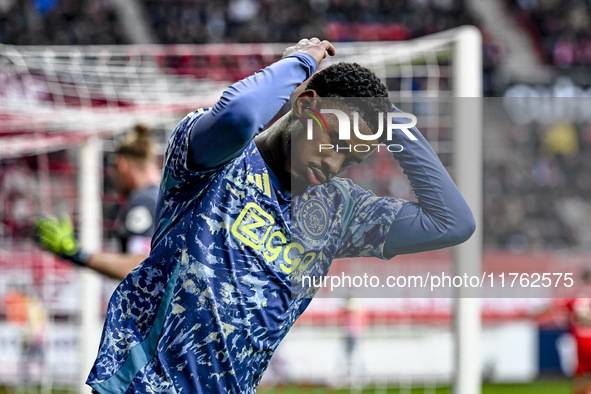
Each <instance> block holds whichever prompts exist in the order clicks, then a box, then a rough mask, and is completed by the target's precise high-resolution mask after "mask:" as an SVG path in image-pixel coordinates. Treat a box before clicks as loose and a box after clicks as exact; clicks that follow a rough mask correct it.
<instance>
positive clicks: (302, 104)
mask: <svg viewBox="0 0 591 394" xmlns="http://www.w3.org/2000/svg"><path fill="white" fill-rule="evenodd" d="M317 98H318V94H317V93H316V91H315V90H305V91H303V92H302V93H300V94H299V95H298V97H296V99H295V100H294V103H293V106H292V113H293V115H295V116H296V117H297V118H298V119H300V120H301V119H302V117H303V116H304V115H305V111H306V110H307V109H313V110H316V107H317V105H318V100H317Z"/></svg>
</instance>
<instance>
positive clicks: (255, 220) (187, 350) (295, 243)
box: [87, 38, 475, 394]
mask: <svg viewBox="0 0 591 394" xmlns="http://www.w3.org/2000/svg"><path fill="white" fill-rule="evenodd" d="M327 53H328V54H329V55H334V54H335V49H334V47H333V46H332V44H330V43H329V42H328V41H320V40H319V39H317V38H312V39H309V40H308V39H303V40H301V41H299V42H298V43H297V44H296V45H294V46H292V47H289V48H287V49H286V51H285V52H284V57H283V58H282V59H281V60H279V61H278V62H276V63H274V64H273V65H271V66H269V67H267V68H266V69H264V70H262V71H260V72H258V73H256V74H254V75H252V76H251V77H248V78H246V79H244V80H242V81H239V82H237V83H235V84H234V85H232V86H231V87H229V88H228V89H227V90H226V91H225V92H224V94H223V95H222V97H221V99H220V100H219V101H218V102H217V103H216V104H215V105H214V106H213V107H212V108H211V109H205V110H198V111H195V112H193V113H190V114H189V115H188V116H187V117H186V118H184V119H183V120H182V121H181V122H180V123H179V124H178V125H177V127H176V128H175V129H174V131H173V132H172V134H171V136H170V139H169V141H168V146H167V150H166V156H165V161H164V166H165V168H164V170H163V176H162V181H161V185H160V194H159V199H158V205H157V213H156V217H157V223H158V224H157V228H156V232H155V235H154V237H153V238H152V250H151V252H150V256H149V257H148V258H147V259H146V260H145V261H144V262H143V263H142V264H140V266H138V267H137V268H136V269H134V270H133V271H132V272H131V273H130V274H129V275H128V276H127V277H126V278H125V279H124V280H123V282H122V283H121V284H120V285H119V286H118V288H117V290H116V291H115V293H114V294H113V297H112V298H111V301H110V303H109V310H108V313H107V318H106V322H105V326H104V329H103V335H102V339H101V345H100V349H99V353H98V357H97V359H96V362H95V364H94V367H93V368H92V370H91V372H90V376H89V378H88V380H87V383H88V384H89V385H90V386H91V387H92V388H93V389H94V390H95V391H96V392H98V393H101V394H115V393H121V394H123V393H128V394H129V393H153V392H161V393H192V394H196V393H249V394H254V393H255V388H256V387H257V385H258V383H259V382H260V380H261V377H262V375H263V372H264V371H265V369H266V368H267V366H268V363H269V360H270V359H271V356H272V355H273V352H274V351H275V349H276V348H277V346H278V345H279V342H280V341H281V340H282V339H283V338H284V337H285V335H286V334H287V332H288V331H289V329H290V327H291V326H292V325H293V323H294V322H295V320H296V319H297V318H298V316H300V314H301V313H302V312H303V311H304V310H305V309H306V307H307V306H308V304H309V302H310V300H311V299H310V297H309V296H308V295H310V296H311V295H312V294H313V292H314V291H315V289H313V288H311V289H302V292H303V293H304V296H300V295H301V292H300V293H298V291H295V293H296V296H295V297H292V295H293V293H294V291H293V290H294V288H293V287H294V286H292V282H294V283H296V285H298V286H299V285H300V282H298V281H297V278H295V279H296V280H294V275H293V272H297V271H299V272H302V271H304V270H305V269H308V268H309V267H314V272H315V273H317V274H324V273H326V272H327V270H328V267H329V266H330V262H331V261H332V260H333V259H334V258H338V257H348V256H376V257H379V258H386V259H387V258H391V257H393V256H395V255H397V254H400V253H412V252H418V251H422V250H428V249H435V248H441V247H446V246H450V245H454V244H457V243H459V242H462V241H464V240H466V239H467V238H468V237H469V236H470V235H471V234H472V232H473V231H474V226H475V224H474V219H473V218H472V214H471V212H470V210H469V208H468V206H467V204H466V202H465V201H464V199H463V198H462V196H461V195H460V193H459V191H458V190H457V188H456V187H455V185H454V183H453V182H452V180H451V178H450V177H449V175H448V174H447V172H446V171H445V169H444V168H443V166H442V164H441V162H440V161H439V160H438V158H437V156H436V155H435V153H434V152H433V151H432V150H431V148H430V147H429V145H428V143H427V142H426V141H425V139H424V138H423V137H422V136H421V135H420V133H419V132H418V130H416V128H412V129H410V130H411V132H412V134H414V136H415V137H416V140H414V141H409V140H407V139H405V140H404V147H405V148H406V149H405V150H404V151H402V152H400V153H398V154H397V156H396V158H397V159H398V161H399V162H400V164H401V165H402V167H403V168H404V170H405V172H406V174H407V176H408V177H409V179H410V181H411V184H412V185H413V187H414V190H415V193H416V195H417V197H418V200H419V203H418V204H416V203H412V202H406V201H403V200H400V199H397V198H390V197H386V198H384V197H382V198H378V197H376V196H374V195H373V194H372V193H370V192H366V191H364V190H362V189H361V188H359V187H357V186H356V185H354V184H353V183H352V182H350V181H347V180H343V179H339V178H337V177H335V176H336V175H337V174H338V173H339V172H341V171H342V170H343V169H345V168H347V166H349V165H351V164H353V163H356V162H360V161H361V160H363V159H364V158H365V157H366V156H367V155H368V154H369V152H366V153H356V152H353V153H348V152H345V153H343V152H337V151H336V150H323V151H321V152H319V151H318V143H319V142H320V141H322V143H326V144H328V143H330V141H331V138H332V139H334V137H333V136H334V135H335V133H337V132H338V127H337V123H338V122H337V119H336V117H335V116H329V115H327V116H326V122H327V128H324V129H320V128H318V127H317V126H315V128H314V133H315V134H314V138H313V139H312V140H307V138H306V131H305V125H306V119H308V115H307V111H310V110H313V111H317V112H320V110H321V107H322V105H327V103H329V101H325V100H323V99H321V97H335V96H344V97H371V98H372V100H373V98H376V97H377V98H378V99H377V104H375V103H374V104H370V105H374V106H377V107H379V108H380V109H381V111H382V112H388V111H391V110H392V109H391V104H390V102H389V101H388V99H387V96H388V95H387V89H386V87H385V86H384V85H383V84H382V83H381V81H380V80H379V79H378V78H377V77H376V76H375V75H374V74H373V73H372V72H371V71H370V70H368V69H366V68H363V67H361V66H359V65H357V64H346V63H340V64H337V65H334V66H331V67H328V68H326V69H324V70H321V71H319V72H318V73H316V74H315V75H314V76H313V77H312V78H311V80H310V81H309V83H308V85H307V89H306V90H304V91H303V92H302V93H300V94H299V95H298V97H297V99H296V100H295V102H294V105H293V108H292V110H291V111H289V112H288V113H287V114H286V115H284V116H283V117H282V118H281V119H279V120H278V121H277V122H275V123H274V124H273V125H272V126H270V127H269V128H268V129H266V130H265V131H264V132H262V133H260V134H258V135H257V133H258V132H259V131H261V130H263V129H264V126H265V125H266V124H267V123H268V122H270V121H271V119H272V118H273V116H274V115H275V114H276V113H277V112H278V111H279V109H280V108H281V107H282V106H283V104H284V103H285V102H286V101H287V100H288V99H289V97H290V94H291V93H292V92H293V91H294V89H295V88H296V87H297V86H299V85H300V84H301V83H302V82H303V81H305V80H307V79H308V78H310V77H311V76H312V74H313V73H314V72H315V70H316V68H317V65H318V64H319V63H320V62H321V61H322V59H323V58H324V57H325V56H326V55H327ZM361 112H363V111H361ZM361 118H362V119H360V121H359V128H360V131H361V132H362V133H363V134H371V128H372V127H373V125H374V123H375V122H376V121H377V119H376V120H373V119H365V118H363V116H361ZM372 121H373V123H372ZM368 124H370V125H372V127H370V126H368ZM394 134H395V138H394V141H389V143H390V142H392V143H401V142H402V140H403V138H405V137H404V135H402V134H403V133H402V132H401V131H400V130H395V131H394ZM292 179H293V180H294V182H293V187H292V182H291V180H292ZM302 185H306V188H305V189H304V190H302ZM296 189H297V192H296ZM300 193H301V194H300ZM292 211H293V212H295V214H293V216H292V215H290V213H291V212H292ZM311 211H314V215H313V217H312V215H307V213H309V212H311ZM298 212H299V213H298ZM304 266H305V267H306V268H304ZM296 287H297V286H296ZM296 290H297V289H296Z"/></svg>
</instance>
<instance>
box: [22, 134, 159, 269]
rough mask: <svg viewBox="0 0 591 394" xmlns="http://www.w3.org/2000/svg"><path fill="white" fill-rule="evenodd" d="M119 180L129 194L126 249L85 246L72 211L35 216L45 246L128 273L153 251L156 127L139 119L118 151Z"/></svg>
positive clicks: (123, 229) (120, 234) (120, 226)
mask: <svg viewBox="0 0 591 394" xmlns="http://www.w3.org/2000/svg"><path fill="white" fill-rule="evenodd" d="M115 157H116V160H115V180H116V183H117V187H118V189H119V191H120V193H122V194H123V195H124V196H125V198H126V203H125V204H124V205H123V206H122V208H121V210H120V211H119V214H118V218H117V238H118V239H119V241H120V251H121V253H104V252H98V253H93V254H89V253H86V252H85V251H84V250H82V249H81V248H80V246H79V244H78V241H77V239H76V236H75V231H74V227H73V226H72V222H71V221H70V218H69V217H68V216H63V217H62V218H61V220H58V219H57V218H55V217H51V216H44V217H40V218H38V219H37V220H36V221H35V227H34V232H35V240H36V241H37V242H38V243H39V245H40V246H41V247H43V248H44V249H47V250H48V251H50V252H53V253H54V254H56V255H57V256H59V257H61V258H63V259H65V260H68V261H70V262H72V263H74V264H76V265H79V266H83V267H87V268H91V269H93V270H95V271H97V272H99V273H101V274H104V275H107V276H110V277H112V278H115V279H119V280H121V279H123V278H125V276H126V275H127V274H128V273H129V271H131V270H132V269H133V268H135V267H136V266H137V265H138V264H139V263H141V262H142V261H143V260H144V259H145V258H146V257H147V256H148V254H149V253H150V240H151V238H152V235H153V233H154V211H155V210H156V199H157V197H158V183H159V182H160V170H159V168H158V164H157V162H156V149H155V144H154V142H153V141H152V139H151V137H150V129H148V128H147V127H145V126H142V125H138V126H136V127H135V129H134V132H133V133H131V135H129V136H128V138H127V139H126V140H125V141H123V143H122V144H121V145H120V146H119V148H118V149H117V151H116V152H115Z"/></svg>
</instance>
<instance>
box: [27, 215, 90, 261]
mask: <svg viewBox="0 0 591 394" xmlns="http://www.w3.org/2000/svg"><path fill="white" fill-rule="evenodd" d="M34 239H35V241H36V242H37V243H38V244H39V246H41V247H42V248H43V249H45V250H48V251H50V252H52V253H53V254H55V255H56V256H58V257H61V258H62V259H65V260H69V261H71V262H72V263H74V264H77V265H81V266H84V265H86V264H87V263H88V260H90V255H89V254H87V253H85V252H83V251H82V250H81V249H80V247H79V246H78V240H77V239H76V237H75V235H74V226H73V225H72V221H71V220H70V217H69V216H68V215H64V216H62V219H61V220H58V219H57V218H56V217H54V216H42V217H39V218H37V219H36V220H35V226H34Z"/></svg>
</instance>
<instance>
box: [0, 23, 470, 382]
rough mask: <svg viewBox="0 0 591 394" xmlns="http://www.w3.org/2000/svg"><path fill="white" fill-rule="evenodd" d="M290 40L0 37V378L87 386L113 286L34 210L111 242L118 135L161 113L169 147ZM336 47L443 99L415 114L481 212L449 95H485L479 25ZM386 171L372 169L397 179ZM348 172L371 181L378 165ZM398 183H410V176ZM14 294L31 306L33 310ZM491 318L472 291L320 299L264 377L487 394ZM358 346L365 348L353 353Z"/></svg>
mask: <svg viewBox="0 0 591 394" xmlns="http://www.w3.org/2000/svg"><path fill="white" fill-rule="evenodd" d="M286 46H287V45H285V44H250V45H238V44H227V45H226V44H222V45H179V46H154V45H151V46H89V47H68V46H59V47H50V46H48V47H35V46H27V47H14V46H5V45H0V138H1V140H0V195H2V200H1V201H2V205H1V208H0V300H1V303H0V306H1V308H2V309H1V318H2V319H1V320H0V325H1V326H2V328H1V329H0V386H16V387H20V388H22V387H25V386H27V385H30V386H39V385H41V386H42V387H44V388H46V389H48V390H49V389H51V388H66V389H75V390H80V391H81V392H82V391H84V392H89V391H88V389H85V388H84V385H83V380H84V378H85V376H86V374H87V373H88V370H89V368H90V363H92V361H93V360H94V356H95V355H96V349H97V343H98V337H99V335H100V329H101V327H102V321H103V318H104V314H105V308H106V302H107V300H108V298H109V296H110V293H111V291H112V290H113V288H114V286H115V285H116V283H114V282H112V281H109V280H106V279H104V278H101V277H99V276H98V275H96V274H94V273H91V272H88V271H87V270H77V269H74V268H72V267H71V266H69V265H68V264H67V263H64V262H61V261H59V260H58V259H56V258H53V257H51V256H50V255H49V254H47V253H43V252H42V251H41V250H40V249H38V248H37V247H36V246H35V245H34V243H33V242H32V241H31V238H30V229H31V219H32V218H33V217H34V216H35V215H37V214H41V213H49V214H53V215H60V214H62V213H67V214H69V215H70V216H71V217H72V218H73V220H74V223H75V224H76V225H77V228H78V229H79V237H80V241H81V243H82V245H83V246H84V247H85V248H86V249H88V250H90V251H93V250H99V249H103V250H105V249H106V250H111V249H114V238H113V228H114V219H115V212H116V210H117V205H118V203H119V198H118V196H117V194H116V191H115V189H114V186H113V184H114V182H113V175H112V174H113V171H112V165H111V162H112V160H111V159H112V154H111V153H112V151H113V150H114V147H115V146H116V145H117V141H118V138H119V137H120V136H121V135H122V134H123V133H125V132H127V131H130V130H131V129H132V128H133V127H134V125H136V124H138V123H141V124H144V125H147V126H150V127H152V128H153V129H154V130H155V134H156V138H157V140H158V143H159V147H160V149H161V152H160V153H161V154H163V151H164V144H165V141H166V138H167V136H168V134H169V133H170V131H171V130H172V129H173V127H174V126H175V125H176V123H177V122H178V121H179V120H180V119H182V117H184V115H185V114H186V113H187V112H190V111H192V110H194V109H196V108H200V107H205V106H211V105H212V104H213V103H215V101H217V99H218V98H219V97H220V95H221V94H222V92H223V90H224V89H225V88H226V87H227V86H228V85H229V84H231V83H232V82H235V81H237V80H239V79H241V78H244V77H246V76H248V75H251V74H252V73H254V72H256V71H258V70H259V69H260V68H263V67H265V66H266V65H269V64H271V63H273V62H274V61H276V60H278V59H280V58H281V55H282V52H283V50H284V49H285V47H286ZM336 47H337V51H338V54H337V56H336V57H335V58H327V59H325V61H324V62H323V64H322V66H323V67H325V66H327V65H329V64H331V63H332V62H337V61H346V62H357V63H360V64H362V65H365V66H367V67H369V68H371V69H372V70H373V71H374V72H376V73H377V75H378V76H379V77H380V78H381V79H382V80H383V81H384V82H385V84H386V85H387V86H388V89H389V91H390V96H391V98H392V101H393V102H394V103H395V104H396V105H398V106H399V107H401V108H402V109H403V110H404V111H407V112H413V113H414V112H415V111H418V112H421V105H423V106H424V105H425V102H427V101H428V100H431V101H428V102H429V111H427V112H424V116H421V117H420V118H419V124H418V126H419V128H420V129H421V131H422V132H423V134H424V135H425V136H426V137H427V139H428V140H429V142H430V143H431V144H432V146H433V148H434V149H435V150H436V152H437V153H438V154H439V155H440V157H441V158H442V160H443V161H444V164H445V165H446V166H447V167H448V169H449V170H450V172H451V173H452V174H453V176H454V180H455V181H456V183H457V184H458V186H459V187H460V189H461V191H462V193H463V194H464V195H465V197H466V199H467V201H468V202H469V204H470V205H471V207H472V210H473V212H474V213H475V216H476V218H477V220H478V218H479V217H480V193H481V190H480V182H481V181H480V169H479V168H480V163H481V158H480V156H479V154H480V153H479V146H480V141H479V133H478V124H476V125H475V124H472V125H470V124H462V122H460V121H459V120H458V118H459V115H458V112H459V111H458V109H457V107H458V105H457V102H454V101H453V100H452V98H454V97H478V96H479V95H480V90H481V59H480V56H481V55H480V54H481V48H480V36H479V33H478V31H477V30H476V29H474V28H460V29H455V30H451V31H448V32H443V33H439V34H437V35H433V36H428V37H424V38H420V39H416V40H412V41H405V42H371V43H361V42H358V43H339V44H337V45H336ZM426 100H427V101H426ZM466 105H470V104H466ZM472 111H478V108H477V107H475V108H472ZM467 131H468V132H467ZM376 160H380V159H379V158H377V159H376ZM389 160H391V159H389ZM376 174H377V175H376ZM376 174H373V175H369V176H375V177H379V176H385V175H384V173H383V172H379V171H378V172H376ZM380 174H381V175H380ZM348 175H349V176H350V177H352V178H353V179H354V180H355V178H356V177H357V179H359V182H360V183H361V182H365V183H367V182H368V178H367V177H368V174H361V173H358V174H355V173H351V174H348ZM386 175H387V174H386ZM370 183H371V182H370ZM392 187H393V188H394V189H396V190H399V191H401V193H402V191H404V190H407V186H405V185H404V184H403V183H400V184H399V185H394V186H392ZM407 192H408V191H407ZM409 197H412V196H409ZM438 256H439V255H437V256H435V258H436V259H438V258H441V259H443V260H445V261H448V260H450V259H451V257H450V256H449V254H446V253H443V255H441V256H442V257H438ZM453 258H454V259H455V260H454V261H455V263H454V264H455V265H456V267H459V269H462V270H463V271H466V269H465V268H466V266H468V264H466V262H467V261H469V262H470V264H469V265H470V266H471V267H472V268H470V269H471V270H474V269H476V270H478V264H475V263H477V262H478V261H479V259H480V238H479V237H478V236H474V237H472V239H471V241H469V242H468V243H467V244H465V245H463V246H462V247H460V248H459V249H458V250H456V251H455V252H454V257H453ZM474 267H475V268H474ZM459 295H460V296H461V294H459ZM15 305H16V306H18V305H21V306H22V305H27V306H26V308H27V310H30V311H33V312H30V313H29V314H23V313H22V312H18V310H19V307H15ZM20 309H21V310H22V309H23V307H21V308H20ZM31 316H33V317H31ZM452 320H454V321H455V324H453V325H452V324H451V322H452ZM479 324H480V323H479V311H478V304H477V302H476V301H475V300H471V299H464V298H461V297H460V298H458V300H456V301H452V300H424V299H416V298H415V299H410V298H409V299H380V300H373V299H371V300H370V299H359V300H343V299H338V300H337V299H327V298H325V299H317V300H314V301H313V302H312V304H311V306H310V308H309V311H307V312H306V313H305V314H304V315H303V316H302V318H301V321H300V322H298V323H296V325H295V326H294V328H293V329H292V330H291V332H290V334H289V335H288V337H287V338H286V340H285V342H284V343H283V344H282V345H281V346H280V348H279V350H278V352H277V355H276V357H275V358H274V359H273V361H272V363H271V366H270V368H269V371H268V372H267V374H266V376H265V377H264V379H263V384H264V385H266V386H273V385H276V384H285V383H286V382H289V383H294V384H298V385H314V384H319V385H333V386H339V385H346V386H347V387H352V389H357V388H359V387H361V386H375V387H378V388H386V389H387V388H388V387H410V386H411V385H412V386H421V387H426V389H425V390H426V392H429V390H430V389H433V388H434V387H435V386H436V385H449V384H451V383H452V379H453V377H455V387H456V390H458V391H457V392H458V393H468V392H469V393H476V392H477V391H474V387H476V386H477V385H478V388H477V390H480V388H479V370H478V368H479V367H478V365H477V364H478V360H479V358H478V350H477V349H478V333H479V330H480V328H479ZM452 326H453V327H454V328H453V330H452V328H451V327H452ZM429 341H435V342H436V343H438V345H437V346H440V347H441V359H437V360H433V354H432V353H433V352H432V351H431V350H429V346H428V345H427V344H428V343H429ZM31 343H33V345H31ZM31 346H32V348H33V349H34V351H32V350H31ZM314 346H317V348H316V350H314ZM468 348H470V349H471V350H470V354H468V352H467V351H466V350H467V349H468ZM383 350H387V352H386V353H384V351H383ZM309 352H314V353H312V354H310V353H309ZM388 352H390V353H388ZM353 355H354V356H355V357H354V359H355V360H357V361H356V362H355V363H349V364H347V362H345V361H344V360H346V359H348V358H351V356H353ZM429 357H431V360H430V362H427V361H429ZM310 358H312V359H314V360H316V361H314V362H311V361H310ZM405 358H406V360H411V361H410V362H406V363H405V362H404V360H405ZM423 358H424V360H423ZM453 360H455V361H453ZM346 371H348V372H346ZM343 373H347V375H348V377H349V378H350V379H345V380H343V379H342V377H343Z"/></svg>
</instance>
